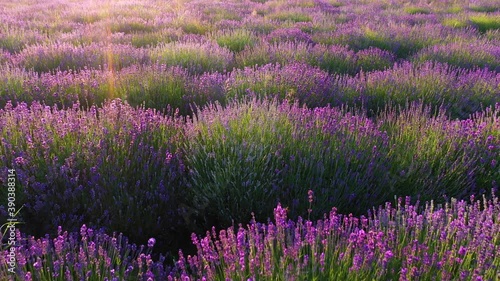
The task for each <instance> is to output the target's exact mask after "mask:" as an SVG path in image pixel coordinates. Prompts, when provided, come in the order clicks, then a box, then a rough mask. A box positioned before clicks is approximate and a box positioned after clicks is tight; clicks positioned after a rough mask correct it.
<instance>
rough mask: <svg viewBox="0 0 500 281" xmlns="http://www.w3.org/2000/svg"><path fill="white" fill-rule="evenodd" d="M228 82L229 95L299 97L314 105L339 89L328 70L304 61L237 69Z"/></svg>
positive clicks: (322, 102) (304, 102) (289, 99)
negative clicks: (336, 88) (336, 87)
mask: <svg viewBox="0 0 500 281" xmlns="http://www.w3.org/2000/svg"><path fill="white" fill-rule="evenodd" d="M225 86H226V98H227V99H232V98H243V97H245V96H247V95H248V94H255V95H258V96H259V97H261V98H278V99H279V100H288V101H290V102H294V101H296V100H297V101H299V102H300V103H301V104H308V105H310V106H321V105H326V104H327V103H328V102H331V101H332V100H333V98H334V93H335V92H334V91H335V88H334V87H335V85H334V83H333V79H332V77H330V76H329V75H328V73H326V72H324V71H322V70H320V69H318V68H314V67H311V66H309V65H307V64H303V63H291V64H288V65H285V66H280V65H272V64H268V65H265V66H262V67H255V68H245V69H243V70H235V71H233V72H231V73H230V74H229V76H228V77H227V79H226V82H225Z"/></svg>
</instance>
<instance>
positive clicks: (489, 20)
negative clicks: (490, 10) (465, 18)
mask: <svg viewBox="0 0 500 281" xmlns="http://www.w3.org/2000/svg"><path fill="white" fill-rule="evenodd" d="M469 21H470V22H471V23H472V24H473V25H475V26H476V27H477V28H478V29H479V31H481V32H486V31H488V30H492V29H500V18H499V17H498V16H495V15H491V16H490V15H477V16H471V17H470V18H469Z"/></svg>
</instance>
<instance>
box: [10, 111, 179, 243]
mask: <svg viewBox="0 0 500 281" xmlns="http://www.w3.org/2000/svg"><path fill="white" fill-rule="evenodd" d="M0 116H1V118H0V124H1V130H0V135H1V138H0V144H1V145H0V152H1V153H0V161H1V163H2V165H1V166H2V168H1V173H2V175H1V176H0V181H1V182H6V178H5V176H6V175H7V172H6V171H7V168H8V167H10V168H14V169H16V174H17V183H18V188H17V189H16V191H17V192H18V194H17V200H18V201H17V202H18V204H19V205H24V209H23V212H22V219H23V220H24V221H25V222H26V227H27V230H29V233H32V234H36V235H43V234H45V233H49V232H50V231H52V230H53V229H55V228H56V227H57V226H58V225H65V226H66V228H67V229H69V230H70V231H74V230H75V228H76V227H79V226H81V225H82V224H83V223H86V224H88V225H95V226H99V227H104V228H106V229H108V230H110V229H112V230H117V231H123V232H126V233H129V237H130V238H131V239H133V240H135V241H137V239H141V238H144V236H145V235H153V234H154V233H156V234H154V235H155V236H156V237H157V238H160V236H162V235H166V237H165V239H162V240H161V241H162V242H161V243H170V242H169V241H176V240H175V239H173V238H167V237H168V236H170V235H174V236H175V235H176V234H175V233H176V230H175V229H176V226H179V225H181V224H182V223H183V219H182V217H181V214H182V210H181V208H180V207H179V205H178V204H180V203H181V202H180V201H178V200H177V198H182V197H183V196H182V193H183V192H185V190H184V188H182V187H183V186H184V184H183V182H184V180H185V179H184V175H183V174H184V169H185V166H184V164H183V157H182V155H181V154H180V152H179V151H178V147H179V146H180V145H181V143H180V141H181V136H180V135H179V134H180V132H181V130H182V128H181V124H180V123H179V120H176V119H172V118H168V117H164V116H162V115H160V114H159V113H158V112H155V111H153V110H151V109H148V110H139V109H138V110H134V109H132V108H131V107H130V106H129V105H126V104H124V103H122V102H120V101H113V102H110V103H107V104H106V105H104V107H103V108H95V107H92V108H90V109H89V110H88V111H83V110H80V109H79V106H78V105H75V106H74V107H73V108H70V109H66V110H58V109H56V108H50V107H48V106H43V105H41V104H39V103H33V104H32V105H31V106H30V107H28V106H26V104H20V105H18V106H17V107H12V106H11V105H10V104H7V106H6V107H5V109H2V110H0ZM97 151H98V152H99V153H96V152H97ZM117 167H119V168H118V169H117ZM1 192H2V197H3V198H5V197H4V195H5V192H6V190H4V189H2V191H1ZM5 196H6V195H5ZM151 214H155V215H154V216H151ZM1 216H2V217H3V218H6V213H5V210H2V213H1ZM178 230H180V231H182V229H181V228H179V229H178ZM177 240H178V239H177ZM162 247H165V244H164V245H163V246H162Z"/></svg>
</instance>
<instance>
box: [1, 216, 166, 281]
mask: <svg viewBox="0 0 500 281" xmlns="http://www.w3.org/2000/svg"><path fill="white" fill-rule="evenodd" d="M16 235H17V241H19V242H18V243H19V244H18V245H17V247H16V257H17V258H18V261H19V262H18V268H16V277H14V278H13V279H10V280H23V281H31V280H64V281H70V280H151V279H148V278H154V277H155V274H154V273H153V272H155V273H157V274H156V276H157V277H160V278H161V276H164V278H166V276H165V273H164V271H165V269H164V267H163V265H162V261H163V260H164V257H161V259H160V261H159V262H153V260H152V255H151V251H152V249H153V247H154V245H155V242H156V241H155V239H154V238H151V239H149V240H148V246H147V247H145V246H144V245H141V246H139V247H138V246H136V245H135V244H129V242H128V238H126V237H125V236H123V234H122V233H120V234H116V233H113V235H112V236H110V235H107V234H106V233H105V232H104V231H103V230H102V229H100V230H98V229H92V228H90V227H87V226H86V225H85V224H84V225H82V227H81V228H80V231H79V233H78V232H76V231H75V232H71V233H68V232H67V231H64V232H63V230H62V227H60V226H59V227H58V228H57V233H56V234H55V235H54V236H55V237H56V238H53V239H51V238H49V236H48V235H47V236H45V237H42V238H35V237H34V236H29V235H24V234H21V233H20V232H19V231H18V232H17V233H16ZM1 237H2V233H0V238H1ZM6 257H7V251H5V252H3V251H2V255H1V256H0V269H2V270H1V271H0V278H2V279H4V280H7V279H9V277H8V275H7V272H6V271H4V268H6V267H5V265H6V260H7V259H6ZM162 273H163V274H162Z"/></svg>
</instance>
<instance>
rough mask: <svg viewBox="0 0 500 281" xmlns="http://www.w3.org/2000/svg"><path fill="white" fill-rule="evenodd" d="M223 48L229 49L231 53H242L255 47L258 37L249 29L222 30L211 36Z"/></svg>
mask: <svg viewBox="0 0 500 281" xmlns="http://www.w3.org/2000/svg"><path fill="white" fill-rule="evenodd" d="M211 37H213V38H214V39H215V41H217V44H219V46H221V47H225V48H228V49H229V50H231V52H235V53H238V52H241V51H243V50H244V49H245V48H251V47H253V46H254V45H255V44H256V43H257V41H258V38H257V36H256V35H255V34H254V33H253V32H250V31H248V30H247V29H235V30H229V31H228V30H221V31H218V32H216V33H214V34H212V35H211Z"/></svg>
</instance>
